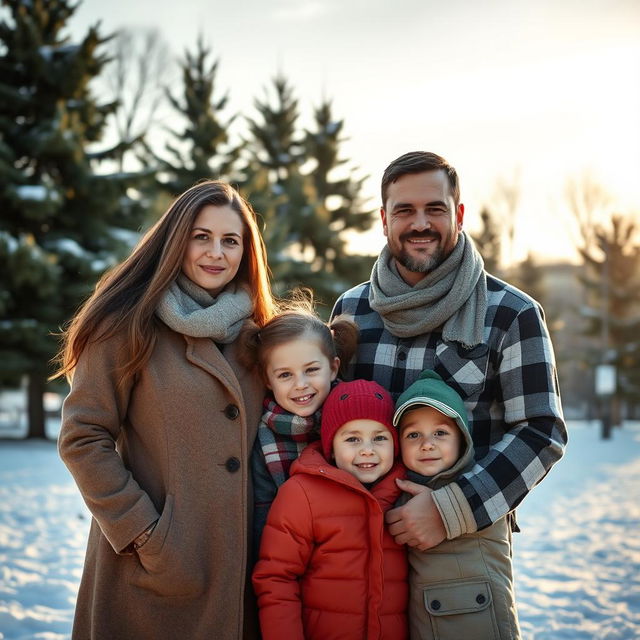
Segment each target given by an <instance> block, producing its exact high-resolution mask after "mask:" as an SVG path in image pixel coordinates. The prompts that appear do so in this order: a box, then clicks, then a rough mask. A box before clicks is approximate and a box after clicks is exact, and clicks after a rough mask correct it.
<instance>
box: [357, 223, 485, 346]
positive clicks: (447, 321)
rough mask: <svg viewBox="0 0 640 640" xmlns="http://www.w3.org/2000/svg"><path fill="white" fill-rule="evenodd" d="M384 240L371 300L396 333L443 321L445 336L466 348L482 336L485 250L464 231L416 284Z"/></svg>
mask: <svg viewBox="0 0 640 640" xmlns="http://www.w3.org/2000/svg"><path fill="white" fill-rule="evenodd" d="M391 260H392V256H391V252H390V251H389V247H388V246H386V245H385V247H384V248H383V250H382V252H381V253H380V257H379V258H378V260H377V261H376V263H375V264H374V265H373V271H372V272H371V291H370V292H369V303H370V305H371V308H372V309H373V310H374V311H377V312H378V313H379V314H380V317H381V318H382V321H383V322H384V326H385V328H386V329H387V331H389V332H390V333H392V334H393V335H394V336H397V337H399V338H411V337H414V336H418V335H421V334H423V333H429V332H431V331H434V330H435V329H438V328H440V327H442V337H443V339H444V340H445V341H448V342H449V341H455V342H459V343H460V344H462V345H463V346H464V347H465V348H470V347H474V346H476V345H478V344H480V343H482V342H483V338H484V323H485V315H486V313H487V278H486V275H485V272H484V262H483V260H482V256H481V255H480V254H479V253H478V251H477V250H476V248H475V247H474V245H473V241H472V240H471V239H470V238H469V237H468V236H467V235H466V233H464V232H463V233H461V234H460V236H459V239H458V242H457V244H456V246H455V247H454V249H453V251H452V252H451V254H450V255H449V256H448V257H447V258H446V260H445V261H444V262H443V263H442V264H441V265H439V266H438V267H436V268H435V269H434V270H433V271H431V272H430V273H428V274H427V275H426V276H425V277H424V278H423V279H422V280H420V282H418V284H416V285H415V286H413V287H412V286H411V285H408V284H407V283H406V282H405V281H404V280H403V279H402V278H401V277H400V275H399V274H398V273H397V272H394V269H392V268H391V267H390V264H391Z"/></svg>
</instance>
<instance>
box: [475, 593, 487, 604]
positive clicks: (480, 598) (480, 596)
mask: <svg viewBox="0 0 640 640" xmlns="http://www.w3.org/2000/svg"><path fill="white" fill-rule="evenodd" d="M486 601H487V597H486V596H485V595H484V594H483V593H479V594H478V595H477V596H476V602H477V603H478V604H484V603H485V602H486Z"/></svg>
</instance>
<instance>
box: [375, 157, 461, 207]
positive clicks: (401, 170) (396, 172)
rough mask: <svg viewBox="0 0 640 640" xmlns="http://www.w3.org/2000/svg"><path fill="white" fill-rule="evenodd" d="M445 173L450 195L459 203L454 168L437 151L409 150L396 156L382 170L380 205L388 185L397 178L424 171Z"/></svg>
mask: <svg viewBox="0 0 640 640" xmlns="http://www.w3.org/2000/svg"><path fill="white" fill-rule="evenodd" d="M439 170H442V171H444V172H445V173H446V175H447V178H448V180H449V186H450V187H451V195H452V196H453V201H454V203H455V205H456V207H457V206H458V204H460V184H459V182H458V174H457V173H456V170H455V169H454V168H453V167H452V166H451V165H450V164H449V163H448V162H447V161H446V160H445V159H444V158H443V157H442V156H439V155H438V154H437V153H431V152H429V151H410V152H409V153H405V154H404V155H402V156H400V157H399V158H396V159H395V160H394V161H393V162H392V163H391V164H390V165H389V166H388V167H387V168H386V169H385V171H384V174H383V175H382V206H383V207H384V206H386V203H387V191H388V189H389V185H390V184H392V183H394V182H395V181H396V180H398V178H401V177H402V176H406V175H407V174H410V173H424V172H425V171H439Z"/></svg>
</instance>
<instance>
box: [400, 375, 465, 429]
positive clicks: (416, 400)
mask: <svg viewBox="0 0 640 640" xmlns="http://www.w3.org/2000/svg"><path fill="white" fill-rule="evenodd" d="M425 405H426V406H428V407H433V408H434V409H437V410H438V411H439V412H440V413H443V414H444V415H445V416H448V417H449V418H453V419H454V420H455V421H456V423H457V425H458V427H460V429H464V430H465V431H466V432H467V433H469V419H468V417H467V409H466V407H465V406H464V402H463V401H462V398H461V397H460V396H459V395H458V393H457V392H456V391H455V390H454V389H453V388H452V387H450V386H449V385H448V384H447V383H446V382H445V381H444V380H443V379H442V378H441V377H440V376H439V375H438V374H437V373H436V372H435V371H432V370H431V369H425V370H424V371H423V372H422V373H421V374H420V376H419V378H418V379H417V380H416V381H415V382H414V383H413V384H412V385H411V386H409V387H408V388H407V389H405V391H404V392H403V393H402V394H401V395H400V397H399V398H398V401H397V402H396V412H395V414H394V416H393V426H394V427H397V426H398V424H399V423H400V418H402V416H403V414H405V413H406V412H407V411H408V410H409V409H410V408H412V407H417V406H425Z"/></svg>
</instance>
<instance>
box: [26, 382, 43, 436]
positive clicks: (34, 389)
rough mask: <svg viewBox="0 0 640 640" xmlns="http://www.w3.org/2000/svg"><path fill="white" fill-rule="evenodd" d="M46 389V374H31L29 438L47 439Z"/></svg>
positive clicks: (28, 405)
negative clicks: (45, 426) (45, 425)
mask: <svg viewBox="0 0 640 640" xmlns="http://www.w3.org/2000/svg"><path fill="white" fill-rule="evenodd" d="M44 389H45V376H44V374H43V373H40V372H38V371H32V372H31V373H30V374H29V384H28V387H27V415H28V418H29V427H28V431H27V438H44V439H46V438H47V434H46V432H45V429H44V424H45V415H44V397H43V396H44Z"/></svg>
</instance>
